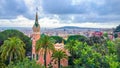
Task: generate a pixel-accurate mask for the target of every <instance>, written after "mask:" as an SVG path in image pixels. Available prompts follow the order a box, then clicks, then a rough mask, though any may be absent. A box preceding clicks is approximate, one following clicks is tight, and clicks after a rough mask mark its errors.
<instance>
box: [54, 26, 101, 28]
mask: <svg viewBox="0 0 120 68" xmlns="http://www.w3.org/2000/svg"><path fill="white" fill-rule="evenodd" d="M55 29H101V28H88V27H77V26H64V27H59V28H55Z"/></svg>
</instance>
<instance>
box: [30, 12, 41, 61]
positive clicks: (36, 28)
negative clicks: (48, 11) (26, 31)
mask: <svg viewBox="0 0 120 68" xmlns="http://www.w3.org/2000/svg"><path fill="white" fill-rule="evenodd" d="M32 30H33V34H32V59H35V60H36V57H37V55H36V52H35V46H36V42H37V40H39V39H40V25H39V23H38V13H37V12H36V17H35V23H34V25H33V28H32Z"/></svg>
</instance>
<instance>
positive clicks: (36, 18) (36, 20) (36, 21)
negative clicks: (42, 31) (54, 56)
mask: <svg viewBox="0 0 120 68" xmlns="http://www.w3.org/2000/svg"><path fill="white" fill-rule="evenodd" d="M35 23H38V13H37V12H36V17H35Z"/></svg>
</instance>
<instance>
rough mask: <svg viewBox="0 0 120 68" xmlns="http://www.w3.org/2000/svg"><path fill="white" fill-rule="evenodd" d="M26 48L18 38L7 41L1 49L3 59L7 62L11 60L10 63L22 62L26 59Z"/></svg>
mask: <svg viewBox="0 0 120 68" xmlns="http://www.w3.org/2000/svg"><path fill="white" fill-rule="evenodd" d="M24 47H25V44H24V42H23V41H22V40H20V39H19V38H17V37H12V38H9V39H8V40H5V41H4V43H3V45H2V46H1V48H0V53H1V59H3V60H7V58H9V63H10V62H11V61H12V60H13V61H14V60H22V59H23V58H24V57H25V49H24Z"/></svg>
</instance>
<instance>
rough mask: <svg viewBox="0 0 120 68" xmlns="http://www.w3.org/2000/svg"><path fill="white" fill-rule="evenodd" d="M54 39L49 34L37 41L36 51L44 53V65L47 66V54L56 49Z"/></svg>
mask: <svg viewBox="0 0 120 68" xmlns="http://www.w3.org/2000/svg"><path fill="white" fill-rule="evenodd" d="M54 49H55V48H54V41H53V39H52V38H50V37H49V36H47V35H44V36H42V37H41V38H40V39H39V40H38V41H37V43H36V52H37V53H38V54H41V53H42V54H44V65H45V67H47V64H46V58H47V54H48V53H50V52H53V51H54Z"/></svg>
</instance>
